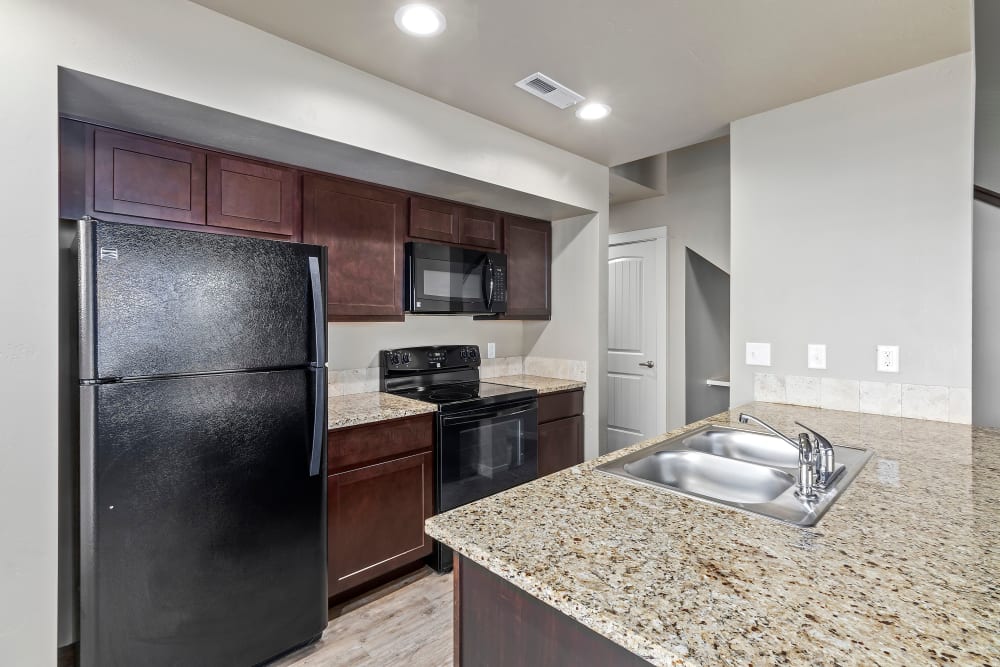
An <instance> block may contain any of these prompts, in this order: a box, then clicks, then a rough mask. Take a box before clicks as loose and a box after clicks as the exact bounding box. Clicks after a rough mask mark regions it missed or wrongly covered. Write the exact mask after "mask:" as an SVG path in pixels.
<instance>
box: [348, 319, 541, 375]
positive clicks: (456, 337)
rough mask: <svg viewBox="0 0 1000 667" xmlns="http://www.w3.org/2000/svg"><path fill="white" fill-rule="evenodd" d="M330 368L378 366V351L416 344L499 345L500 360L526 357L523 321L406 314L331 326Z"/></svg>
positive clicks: (482, 346) (484, 351)
mask: <svg viewBox="0 0 1000 667" xmlns="http://www.w3.org/2000/svg"><path fill="white" fill-rule="evenodd" d="M329 338H330V368H332V369H335V370H337V369H346V368H367V367H370V366H371V367H374V366H378V351H379V350H386V349H390V348H393V347H403V346H408V347H412V346H415V345H451V344H459V345H461V344H471V345H478V346H479V347H480V348H481V349H482V351H483V355H485V354H486V344H487V343H489V342H494V343H496V344H497V356H498V357H516V356H522V355H523V354H525V348H524V326H523V324H522V323H521V322H516V321H512V322H501V321H496V322H492V321H478V322H477V321H474V320H473V319H472V317H471V316H464V315H443V316H437V315H407V316H406V321H405V322H388V323H387V322H371V323H331V324H330V325H329Z"/></svg>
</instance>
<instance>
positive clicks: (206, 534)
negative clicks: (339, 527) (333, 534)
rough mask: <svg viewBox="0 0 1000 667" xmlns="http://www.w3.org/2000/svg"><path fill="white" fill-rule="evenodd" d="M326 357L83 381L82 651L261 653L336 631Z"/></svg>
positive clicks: (174, 661) (233, 660) (251, 659)
mask: <svg viewBox="0 0 1000 667" xmlns="http://www.w3.org/2000/svg"><path fill="white" fill-rule="evenodd" d="M315 372H316V370H315V369H304V370H287V371H270V372H260V373H227V374H216V375H202V376H195V377H183V378H169V379H157V380H143V381H131V382H121V383H113V384H104V385H90V386H82V387H81V388H80V391H81V394H82V395H81V413H82V414H81V430H82V431H83V432H82V434H81V436H82V437H81V453H80V456H81V479H80V485H81V503H80V504H81V590H80V608H81V618H80V656H81V661H80V664H81V667H96V666H98V665H100V666H101V667H110V666H114V665H192V666H193V665H213V666H218V665H254V664H257V663H259V662H261V661H264V660H267V659H268V658H271V657H273V656H274V655H276V654H279V653H282V652H284V651H286V650H288V649H290V648H292V647H295V646H298V645H300V644H303V643H305V642H308V641H309V640H311V639H312V638H314V637H316V636H318V635H319V634H320V633H321V632H322V631H323V628H324V627H325V626H326V622H327V600H326V589H327V585H326V538H325V535H326V532H325V531H326V496H325V494H326V479H325V475H316V476H311V475H310V470H309V468H310V453H311V449H312V443H313V439H312V435H313V434H312V425H313V419H312V414H311V412H312V406H313V400H312V398H313V397H312V392H313V391H314V383H313V375H314V374H315ZM320 372H321V371H320ZM321 459H322V465H323V467H324V468H325V466H326V457H325V451H324V455H323V456H322V457H321Z"/></svg>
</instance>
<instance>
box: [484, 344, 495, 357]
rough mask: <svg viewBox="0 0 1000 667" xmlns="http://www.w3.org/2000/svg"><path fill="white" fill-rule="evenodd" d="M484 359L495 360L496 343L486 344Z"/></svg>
mask: <svg viewBox="0 0 1000 667" xmlns="http://www.w3.org/2000/svg"><path fill="white" fill-rule="evenodd" d="M486 358H487V359H496V358H497V344H496V343H486Z"/></svg>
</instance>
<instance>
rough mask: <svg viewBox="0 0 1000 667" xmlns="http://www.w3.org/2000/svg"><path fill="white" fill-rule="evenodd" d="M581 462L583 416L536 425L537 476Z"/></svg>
mask: <svg viewBox="0 0 1000 667" xmlns="http://www.w3.org/2000/svg"><path fill="white" fill-rule="evenodd" d="M582 462H583V416H582V415H577V416H575V417H567V418H565V419H559V420H557V421H554V422H548V423H547V424H539V425H538V476H539V477H541V476H543V475H548V474H551V473H554V472H556V471H559V470H562V469H563V468H568V467H570V466H573V465H576V464H577V463H582Z"/></svg>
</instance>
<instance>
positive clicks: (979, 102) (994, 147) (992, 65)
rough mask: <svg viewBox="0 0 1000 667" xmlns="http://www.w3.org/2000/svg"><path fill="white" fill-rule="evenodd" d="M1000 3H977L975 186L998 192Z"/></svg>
mask: <svg viewBox="0 0 1000 667" xmlns="http://www.w3.org/2000/svg"><path fill="white" fill-rule="evenodd" d="M998 35H1000V2H996V0H979V2H977V3H976V176H975V180H976V185H981V186H983V187H984V188H989V189H990V190H992V191H993V192H1000V39H998Z"/></svg>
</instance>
